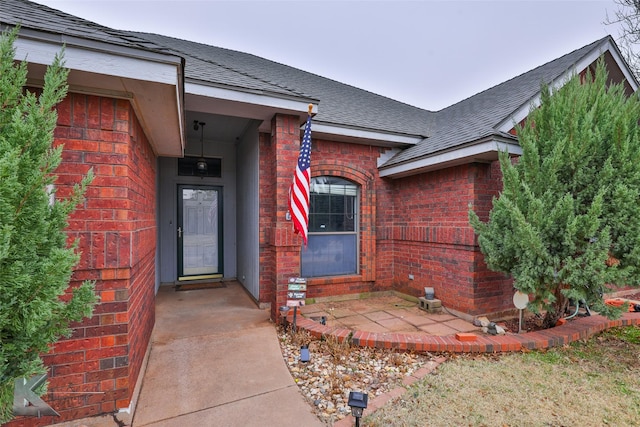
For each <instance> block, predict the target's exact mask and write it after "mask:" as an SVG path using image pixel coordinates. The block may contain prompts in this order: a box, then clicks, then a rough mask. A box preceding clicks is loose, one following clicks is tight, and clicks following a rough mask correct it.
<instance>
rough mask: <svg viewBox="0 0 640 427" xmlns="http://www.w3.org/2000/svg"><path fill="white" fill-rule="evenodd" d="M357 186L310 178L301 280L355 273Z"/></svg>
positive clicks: (328, 179) (356, 269)
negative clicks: (306, 234) (305, 243)
mask: <svg viewBox="0 0 640 427" xmlns="http://www.w3.org/2000/svg"><path fill="white" fill-rule="evenodd" d="M357 224H358V186H357V185H356V184H354V183H352V182H350V181H347V180H345V179H342V178H337V177H330V176H321V177H316V178H312V179H311V183H310V194H309V239H308V240H309V242H308V246H307V248H303V249H302V258H301V263H302V271H301V274H302V276H303V277H318V276H336V275H347V274H355V273H357V272H358V233H357V227H358V226H357Z"/></svg>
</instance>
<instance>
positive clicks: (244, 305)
mask: <svg viewBox="0 0 640 427" xmlns="http://www.w3.org/2000/svg"><path fill="white" fill-rule="evenodd" d="M226 286H227V287H226V288H219V289H202V290H193V291H180V292H176V291H174V290H173V288H162V289H161V291H160V292H159V293H158V296H157V299H156V326H155V328H154V332H153V336H152V347H151V354H150V357H149V364H148V367H147V371H146V373H145V376H144V380H143V383H142V389H141V392H140V397H139V399H138V404H137V407H136V410H135V415H134V417H133V426H135V427H144V426H153V427H164V426H167V427H169V426H196V425H199V426H214V425H215V426H251V425H273V426H292V427H293V426H301V425H304V426H321V425H322V424H321V423H320V421H319V420H318V419H317V418H316V417H315V416H314V415H313V414H312V412H311V407H310V406H309V404H308V403H307V402H305V400H304V398H303V397H302V395H301V394H300V392H299V391H298V387H297V385H296V384H295V383H294V381H293V378H292V377H291V374H290V373H289V370H288V369H287V367H286V365H285V363H284V361H283V359H282V353H281V351H280V345H279V344H278V338H277V334H276V329H275V328H274V326H273V324H271V323H270V321H269V313H268V311H266V310H260V309H258V308H256V306H255V304H254V303H253V302H252V301H251V299H250V298H249V296H248V295H247V294H246V293H245V292H244V290H243V289H242V288H241V286H240V285H239V284H238V283H235V282H232V283H227V285H226Z"/></svg>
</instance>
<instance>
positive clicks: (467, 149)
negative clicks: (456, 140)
mask: <svg viewBox="0 0 640 427" xmlns="http://www.w3.org/2000/svg"><path fill="white" fill-rule="evenodd" d="M501 151H503V152H504V151H506V152H508V153H510V154H513V155H521V154H522V148H521V147H520V145H518V142H517V141H516V140H515V138H511V137H509V136H503V135H491V136H489V137H486V138H482V139H479V140H476V141H473V142H469V143H467V144H464V145H459V146H457V147H456V148H453V149H450V150H444V151H439V152H436V153H433V154H430V155H428V156H423V157H420V158H418V159H412V160H408V161H406V162H402V163H397V164H392V165H382V166H380V167H379V173H380V176H381V177H386V178H394V179H395V178H404V177H407V176H411V175H418V174H421V173H425V172H431V171H435V170H440V169H446V168H449V167H453V166H459V165H462V164H468V163H478V162H481V163H486V162H492V161H494V160H497V159H498V154H499V153H500V152H501Z"/></svg>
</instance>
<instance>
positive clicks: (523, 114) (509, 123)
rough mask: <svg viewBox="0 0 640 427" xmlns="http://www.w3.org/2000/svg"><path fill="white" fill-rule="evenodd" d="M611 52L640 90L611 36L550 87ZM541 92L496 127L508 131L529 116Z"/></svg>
mask: <svg viewBox="0 0 640 427" xmlns="http://www.w3.org/2000/svg"><path fill="white" fill-rule="evenodd" d="M607 51H608V52H610V53H611V56H612V57H613V59H614V60H615V62H616V64H617V65H618V67H620V70H621V71H622V73H623V74H624V76H625V79H626V80H627V82H628V83H629V85H630V86H631V88H632V89H633V91H634V92H636V91H637V90H638V87H639V86H638V80H637V79H636V78H635V76H634V75H633V73H632V72H631V71H630V70H629V67H628V66H627V64H626V62H625V61H624V59H623V57H622V54H621V53H620V50H619V49H618V47H617V46H616V44H615V43H614V42H613V40H612V39H611V38H610V37H609V38H607V39H606V40H605V41H604V42H603V43H601V44H599V45H598V46H596V47H594V48H593V49H592V50H591V51H590V52H588V53H587V54H586V55H584V56H583V57H582V58H580V60H579V61H577V62H576V63H575V64H574V65H573V66H572V67H571V68H569V69H567V70H566V71H565V72H564V73H562V74H561V75H560V76H558V77H557V78H556V79H555V80H553V81H552V82H550V83H549V88H550V89H551V90H557V89H559V88H561V87H562V86H564V85H565V84H566V83H567V81H569V80H570V79H571V77H573V76H574V75H576V74H578V73H580V72H582V71H583V70H585V69H586V68H587V67H589V65H591V64H593V63H594V62H596V61H597V60H598V58H600V57H601V56H602V55H603V54H604V53H605V52H607ZM540 99H541V94H540V92H539V91H538V92H537V93H536V95H535V96H533V97H532V98H530V99H529V101H528V102H526V103H524V104H522V105H521V106H520V107H519V108H518V109H517V110H515V111H514V112H513V113H512V114H511V115H509V116H508V117H506V118H504V119H503V120H502V121H501V122H500V123H498V125H497V126H496V129H498V130H499V131H500V132H505V133H508V132H509V131H510V130H511V129H513V127H514V126H515V125H516V124H518V123H520V122H522V121H523V120H524V119H526V118H527V116H528V115H529V113H530V112H531V110H532V109H534V108H537V107H539V106H540Z"/></svg>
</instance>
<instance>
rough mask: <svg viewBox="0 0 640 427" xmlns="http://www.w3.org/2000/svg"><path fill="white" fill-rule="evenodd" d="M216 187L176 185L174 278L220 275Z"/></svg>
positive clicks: (219, 215)
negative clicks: (176, 229) (176, 214)
mask: <svg viewBox="0 0 640 427" xmlns="http://www.w3.org/2000/svg"><path fill="white" fill-rule="evenodd" d="M221 193H222V191H221V188H220V187H210V186H199V185H180V186H178V280H180V281H184V280H201V279H213V278H219V277H222V197H221Z"/></svg>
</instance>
